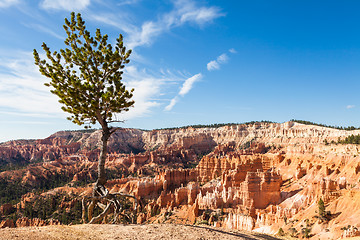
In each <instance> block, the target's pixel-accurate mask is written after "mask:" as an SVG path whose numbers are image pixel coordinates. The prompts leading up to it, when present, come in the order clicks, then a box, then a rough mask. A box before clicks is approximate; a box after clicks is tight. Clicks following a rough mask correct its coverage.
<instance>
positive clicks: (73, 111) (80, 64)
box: [34, 12, 134, 128]
mask: <svg viewBox="0 0 360 240" xmlns="http://www.w3.org/2000/svg"><path fill="white" fill-rule="evenodd" d="M64 29H65V31H66V34H67V38H66V40H65V41H64V42H65V44H66V45H67V46H68V47H69V48H65V49H60V52H57V51H54V52H53V53H52V52H51V51H50V48H49V47H48V46H47V45H46V44H45V43H43V44H42V48H43V49H44V51H45V53H46V57H47V58H48V60H49V62H47V61H46V60H45V59H40V56H39V54H38V52H37V51H36V50H35V49H34V58H35V64H36V65H38V66H39V70H40V72H41V73H42V74H43V75H44V76H46V77H48V78H50V79H51V81H50V82H49V83H45V85H46V86H49V87H50V86H51V87H53V89H51V92H52V93H53V94H55V95H57V96H58V97H59V98H60V99H59V102H60V103H61V104H63V106H62V110H63V111H65V112H68V113H70V115H71V116H70V117H68V119H69V120H71V121H72V122H73V123H75V124H78V125H83V124H87V125H86V126H85V127H86V128H87V127H90V124H95V123H96V122H99V123H100V125H101V126H102V127H103V128H104V127H105V128H106V127H107V124H108V123H111V122H115V121H118V119H117V118H116V115H115V114H116V113H120V112H122V111H128V110H129V108H130V107H131V106H133V104H134V101H133V100H131V98H132V96H133V91H134V89H131V90H130V91H128V90H127V89H126V88H125V85H124V84H123V82H122V74H123V68H124V67H125V64H128V63H129V61H130V60H129V56H130V54H131V50H126V47H125V46H124V44H123V37H122V35H121V34H120V36H119V37H118V38H117V39H116V44H115V48H114V49H113V47H112V45H111V44H109V43H108V35H106V34H105V35H102V34H101V32H100V29H97V30H96V36H95V37H92V36H90V32H89V31H87V30H86V27H85V21H83V20H82V17H81V14H80V13H79V14H77V16H76V19H75V13H74V12H72V13H71V19H70V21H69V20H68V19H66V18H65V25H64Z"/></svg>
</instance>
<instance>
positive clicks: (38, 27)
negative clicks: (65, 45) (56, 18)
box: [24, 23, 65, 40]
mask: <svg viewBox="0 0 360 240" xmlns="http://www.w3.org/2000/svg"><path fill="white" fill-rule="evenodd" d="M24 26H26V27H28V28H32V29H35V30H37V31H39V32H44V33H47V34H49V35H51V36H53V37H55V38H57V39H60V40H64V39H65V37H64V36H61V35H60V34H58V33H56V32H54V31H53V30H51V29H50V28H47V27H45V26H43V25H40V24H35V23H33V24H27V23H24Z"/></svg>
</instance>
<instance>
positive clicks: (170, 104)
mask: <svg viewBox="0 0 360 240" xmlns="http://www.w3.org/2000/svg"><path fill="white" fill-rule="evenodd" d="M178 100H179V97H178V96H176V97H174V98H173V99H171V101H170V103H169V105H167V106H166V107H165V111H170V110H171V109H173V107H174V106H175V104H176V103H177V102H178Z"/></svg>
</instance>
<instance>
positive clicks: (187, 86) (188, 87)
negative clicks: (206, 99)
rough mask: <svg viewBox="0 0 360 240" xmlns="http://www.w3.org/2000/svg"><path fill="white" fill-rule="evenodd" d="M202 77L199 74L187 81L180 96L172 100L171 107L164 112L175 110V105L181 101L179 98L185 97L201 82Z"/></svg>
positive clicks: (181, 89) (168, 106)
mask: <svg viewBox="0 0 360 240" xmlns="http://www.w3.org/2000/svg"><path fill="white" fill-rule="evenodd" d="M202 77H203V76H202V74H201V73H198V74H195V75H194V76H192V77H190V78H188V79H186V80H185V82H184V83H183V85H182V87H181V88H180V91H179V93H178V95H176V96H175V97H174V98H173V99H171V101H170V103H169V105H167V106H166V107H165V109H164V110H165V111H170V110H171V109H173V107H174V106H175V104H176V103H177V102H178V101H179V96H181V97H183V96H185V95H186V94H187V93H188V92H189V91H190V90H191V89H192V88H193V85H194V83H195V82H198V81H200V80H201V79H202Z"/></svg>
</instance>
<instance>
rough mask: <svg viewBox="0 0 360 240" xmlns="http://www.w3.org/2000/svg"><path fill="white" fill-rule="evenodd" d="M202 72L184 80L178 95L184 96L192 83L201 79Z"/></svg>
mask: <svg viewBox="0 0 360 240" xmlns="http://www.w3.org/2000/svg"><path fill="white" fill-rule="evenodd" d="M201 78H202V74H201V73H198V74H196V75H194V76H192V77H190V78H188V79H186V80H185V82H184V84H183V86H182V87H181V89H180V92H179V95H181V96H184V95H185V94H187V93H188V92H189V91H190V90H191V89H192V87H193V84H194V83H195V82H197V81H199V80H201Z"/></svg>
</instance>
